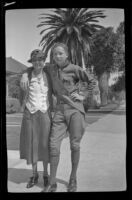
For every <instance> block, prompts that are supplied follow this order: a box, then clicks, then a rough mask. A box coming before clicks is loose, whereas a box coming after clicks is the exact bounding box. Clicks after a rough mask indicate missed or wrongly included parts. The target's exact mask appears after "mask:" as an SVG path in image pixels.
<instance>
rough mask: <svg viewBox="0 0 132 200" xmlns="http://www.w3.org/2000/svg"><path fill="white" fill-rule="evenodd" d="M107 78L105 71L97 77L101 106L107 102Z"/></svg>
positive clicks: (107, 74)
mask: <svg viewBox="0 0 132 200" xmlns="http://www.w3.org/2000/svg"><path fill="white" fill-rule="evenodd" d="M108 80H109V73H107V72H104V73H103V74H101V75H100V77H99V89H100V97H101V106H105V105H107V104H108V88H109V86H108Z"/></svg>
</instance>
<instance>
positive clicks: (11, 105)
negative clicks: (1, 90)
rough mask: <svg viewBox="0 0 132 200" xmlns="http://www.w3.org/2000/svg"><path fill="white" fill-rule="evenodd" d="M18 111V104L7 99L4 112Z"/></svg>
mask: <svg viewBox="0 0 132 200" xmlns="http://www.w3.org/2000/svg"><path fill="white" fill-rule="evenodd" d="M19 111H20V102H19V100H18V99H16V98H12V97H8V98H7V99H6V112H7V113H15V112H19Z"/></svg>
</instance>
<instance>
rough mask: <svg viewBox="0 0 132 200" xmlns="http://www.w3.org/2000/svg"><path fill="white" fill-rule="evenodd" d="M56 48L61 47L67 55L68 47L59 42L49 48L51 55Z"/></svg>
mask: <svg viewBox="0 0 132 200" xmlns="http://www.w3.org/2000/svg"><path fill="white" fill-rule="evenodd" d="M57 47H62V48H63V49H64V50H65V52H66V53H67V55H68V47H67V45H66V44H64V43H60V42H57V43H55V44H54V45H53V47H52V48H51V54H52V55H53V51H54V49H56V48H57Z"/></svg>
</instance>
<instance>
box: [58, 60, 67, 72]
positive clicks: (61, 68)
mask: <svg viewBox="0 0 132 200" xmlns="http://www.w3.org/2000/svg"><path fill="white" fill-rule="evenodd" d="M69 64H70V61H69V60H66V62H65V64H64V65H63V67H60V66H58V65H57V68H59V69H60V70H63V69H64V68H65V67H67V66H68V65H69Z"/></svg>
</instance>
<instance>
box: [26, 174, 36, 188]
mask: <svg viewBox="0 0 132 200" xmlns="http://www.w3.org/2000/svg"><path fill="white" fill-rule="evenodd" d="M38 178H39V175H38V174H36V175H35V176H32V177H30V180H29V182H28V183H27V188H31V187H33V186H34V185H36V184H37V183H38Z"/></svg>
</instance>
